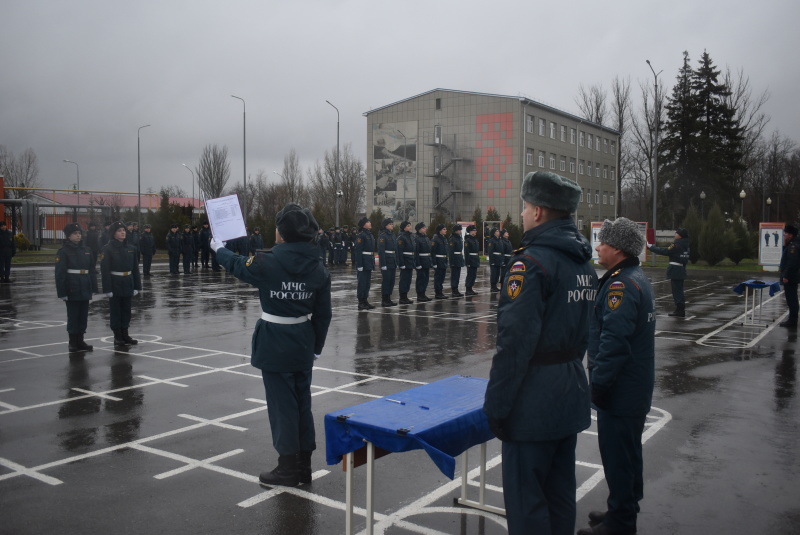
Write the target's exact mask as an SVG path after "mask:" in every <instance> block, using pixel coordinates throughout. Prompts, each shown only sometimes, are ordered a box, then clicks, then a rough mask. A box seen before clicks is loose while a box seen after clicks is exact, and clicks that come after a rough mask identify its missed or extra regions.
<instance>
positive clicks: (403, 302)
mask: <svg viewBox="0 0 800 535" xmlns="http://www.w3.org/2000/svg"><path fill="white" fill-rule="evenodd" d="M398 303H400V304H401V305H413V304H414V301H412V300H411V299H409V298H408V294H407V293H405V294H403V293H401V294H400V301H398Z"/></svg>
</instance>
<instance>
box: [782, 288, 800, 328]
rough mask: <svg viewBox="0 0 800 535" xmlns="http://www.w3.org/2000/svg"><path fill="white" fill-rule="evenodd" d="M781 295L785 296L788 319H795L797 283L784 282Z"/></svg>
mask: <svg viewBox="0 0 800 535" xmlns="http://www.w3.org/2000/svg"><path fill="white" fill-rule="evenodd" d="M783 295H784V297H786V306H788V307H789V319H790V320H795V321H797V309H798V303H797V284H784V285H783Z"/></svg>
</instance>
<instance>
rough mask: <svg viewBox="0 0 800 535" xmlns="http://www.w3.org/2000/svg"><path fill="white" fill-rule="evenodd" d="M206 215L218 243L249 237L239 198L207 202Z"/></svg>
mask: <svg viewBox="0 0 800 535" xmlns="http://www.w3.org/2000/svg"><path fill="white" fill-rule="evenodd" d="M206 214H208V222H209V224H210V225H211V232H212V234H213V235H214V239H216V240H217V241H228V240H233V239H235V238H241V237H242V236H247V228H246V227H245V225H244V219H243V218H242V209H241V207H240V206H239V197H237V196H236V195H228V196H227V197H219V198H217V199H207V200H206Z"/></svg>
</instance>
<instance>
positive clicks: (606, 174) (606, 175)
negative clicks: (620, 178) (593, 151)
mask: <svg viewBox="0 0 800 535" xmlns="http://www.w3.org/2000/svg"><path fill="white" fill-rule="evenodd" d="M603 178H608V166H607V165H604V166H603Z"/></svg>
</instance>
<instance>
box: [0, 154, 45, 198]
mask: <svg viewBox="0 0 800 535" xmlns="http://www.w3.org/2000/svg"><path fill="white" fill-rule="evenodd" d="M0 175H3V177H5V186H6V187H7V188H23V189H21V190H13V191H10V192H9V193H10V194H11V196H12V198H17V199H20V198H23V197H27V195H28V194H29V193H30V192H29V191H27V188H36V187H39V163H38V161H37V158H36V153H35V152H34V151H33V149H30V148H28V149H25V150H24V151H22V154H20V155H19V156H16V157H15V156H14V153H13V152H12V151H10V150H8V149H7V148H6V147H5V146H4V145H0Z"/></svg>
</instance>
